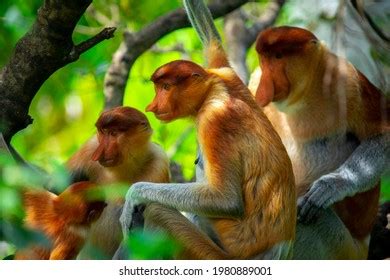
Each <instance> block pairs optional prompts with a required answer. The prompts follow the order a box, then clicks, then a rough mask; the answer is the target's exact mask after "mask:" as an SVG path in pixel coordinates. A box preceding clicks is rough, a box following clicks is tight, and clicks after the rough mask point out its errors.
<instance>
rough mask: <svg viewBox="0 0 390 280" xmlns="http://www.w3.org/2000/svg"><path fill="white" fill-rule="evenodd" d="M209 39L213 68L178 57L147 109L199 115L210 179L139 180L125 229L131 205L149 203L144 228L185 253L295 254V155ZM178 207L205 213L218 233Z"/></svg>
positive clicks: (168, 116) (161, 76)
mask: <svg viewBox="0 0 390 280" xmlns="http://www.w3.org/2000/svg"><path fill="white" fill-rule="evenodd" d="M209 43H210V44H209V48H208V59H209V68H208V69H205V68H203V67H201V66H199V65H197V64H195V63H193V62H191V61H185V60H177V61H173V62H170V63H168V64H165V65H163V66H161V67H160V68H158V69H157V70H156V71H155V72H154V74H153V75H152V77H151V80H152V81H153V83H154V85H155V91H156V97H155V98H154V100H153V101H152V103H151V104H150V105H148V107H147V108H146V110H147V111H151V112H153V113H154V114H155V116H156V117H157V118H158V119H160V120H162V121H165V122H170V121H173V120H175V119H178V118H184V117H191V118H193V119H194V121H195V123H196V129H197V140H198V143H199V149H200V151H201V153H202V154H203V163H204V167H205V176H204V178H203V180H201V181H198V182H196V183H185V184H152V183H146V182H140V183H136V184H134V185H133V186H132V187H131V188H130V190H129V192H128V194H127V196H126V203H125V205H124V209H123V213H122V216H121V223H122V228H123V231H124V232H125V233H127V232H129V229H130V228H131V225H132V214H133V212H134V207H135V206H137V205H139V204H146V209H145V223H146V226H147V227H152V228H156V227H157V228H159V229H162V230H164V231H166V232H167V233H168V234H169V235H171V236H172V237H173V238H174V239H176V240H178V241H179V242H180V243H181V244H182V245H183V247H184V252H183V254H182V255H181V257H182V258H190V259H286V258H290V257H291V253H292V250H291V249H292V247H291V243H292V240H293V239H294V235H295V219H296V194H295V186H294V183H293V180H294V177H293V173H292V169H291V163H290V160H289V158H288V156H287V153H286V151H285V148H284V147H283V144H282V143H281V141H280V138H279V137H278V135H277V133H276V132H275V131H274V129H273V128H272V126H271V124H270V123H269V121H268V120H267V118H265V116H264V114H263V113H262V111H261V110H260V108H259V107H258V106H257V105H256V103H255V102H254V100H253V97H252V96H251V94H250V92H249V90H248V89H247V87H246V86H245V85H244V84H243V83H242V82H241V80H240V79H239V77H238V76H237V75H236V73H235V72H234V71H233V70H232V69H231V68H230V66H229V64H228V62H227V58H226V55H225V53H224V51H223V49H222V48H221V47H220V46H219V43H217V42H215V43H214V42H209ZM179 211H185V212H189V213H192V214H196V215H197V216H199V217H201V218H202V221H203V222H206V223H207V224H208V228H209V229H210V230H212V231H213V234H214V236H213V237H212V238H210V237H209V236H207V235H206V234H205V233H204V232H202V230H201V229H199V228H197V227H196V226H195V225H194V224H193V223H191V222H190V221H189V220H188V219H187V218H186V217H184V216H183V215H182V214H181V213H180V212H179Z"/></svg>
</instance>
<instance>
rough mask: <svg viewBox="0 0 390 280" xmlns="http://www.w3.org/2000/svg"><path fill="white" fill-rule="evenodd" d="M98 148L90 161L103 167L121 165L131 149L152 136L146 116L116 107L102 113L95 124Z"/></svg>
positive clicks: (132, 109) (135, 111)
mask: <svg viewBox="0 0 390 280" xmlns="http://www.w3.org/2000/svg"><path fill="white" fill-rule="evenodd" d="M96 127H97V129H98V134H97V138H98V147H97V148H96V150H95V151H94V153H93V155H92V160H94V161H99V163H100V164H101V165H102V166H104V167H114V166H118V165H120V164H122V163H123V162H124V160H125V159H126V158H127V157H129V154H131V149H133V150H136V149H137V147H140V146H142V145H143V144H145V143H147V142H148V141H149V138H150V136H151V134H152V129H151V128H150V124H149V121H148V120H147V118H146V116H145V115H144V114H143V113H141V112H139V111H138V110H136V109H134V108H129V107H118V108H114V109H112V110H109V111H107V112H104V113H103V114H102V115H101V116H100V118H99V119H98V121H97V122H96Z"/></svg>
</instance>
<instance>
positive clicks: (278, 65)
mask: <svg viewBox="0 0 390 280" xmlns="http://www.w3.org/2000/svg"><path fill="white" fill-rule="evenodd" d="M317 42H318V40H317V38H316V37H315V36H314V35H313V34H312V33H311V32H309V31H307V30H305V29H301V28H296V27H287V26H285V27H276V28H269V29H266V30H265V31H263V32H261V33H260V35H259V37H258V38H257V43H256V51H257V52H258V54H259V59H260V65H261V70H262V75H261V78H260V83H259V87H258V88H257V91H256V101H257V102H258V103H259V105H261V106H266V105H268V104H269V103H270V102H278V101H283V100H286V99H288V98H289V97H290V95H291V92H293V91H294V89H295V88H296V87H297V86H298V85H299V83H300V82H302V81H303V80H304V79H305V77H306V75H305V74H307V73H302V72H308V71H309V69H310V67H309V68H308V66H309V65H310V63H312V61H311V57H312V56H313V53H315V49H316V45H317ZM308 64H309V65H308Z"/></svg>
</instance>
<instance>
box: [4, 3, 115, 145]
mask: <svg viewBox="0 0 390 280" xmlns="http://www.w3.org/2000/svg"><path fill="white" fill-rule="evenodd" d="M91 2H92V0H45V1H44V3H43V5H42V6H41V8H40V9H39V11H38V15H37V19H36V20H35V22H34V24H33V26H32V27H31V28H30V30H29V31H28V32H27V33H26V35H25V36H24V37H23V38H22V39H20V40H19V42H18V43H17V44H16V47H15V50H14V53H13V54H12V56H11V58H10V60H9V62H8V63H7V64H6V65H5V66H4V68H3V69H2V70H1V72H0V116H1V122H0V131H1V132H2V133H3V136H4V139H5V141H6V142H7V143H8V142H9V141H10V140H11V138H12V136H13V135H14V134H15V133H16V132H18V131H19V130H22V129H24V128H25V127H26V126H28V125H29V124H31V123H32V118H31V117H30V116H29V115H28V109H29V106H30V103H31V101H32V99H33V98H34V96H35V94H36V93H37V91H38V90H39V88H40V87H41V86H42V84H43V83H44V82H45V81H46V80H47V79H48V78H49V77H50V75H52V74H53V73H54V72H55V71H56V70H58V69H60V68H61V67H63V66H65V65H67V64H69V63H71V62H73V61H76V60H77V59H78V58H79V56H80V54H82V53H84V52H85V51H87V50H88V49H90V48H91V47H93V46H94V45H96V44H97V43H99V42H101V41H102V40H104V39H108V38H111V37H112V36H113V33H114V31H115V29H114V28H108V29H105V30H104V31H102V32H101V33H99V34H98V35H97V36H96V37H94V38H92V39H89V40H87V41H86V42H84V43H81V44H79V45H75V44H74V43H73V40H72V33H73V30H74V28H75V26H76V24H77V22H78V21H79V19H80V17H81V16H82V14H83V13H84V12H85V10H86V9H87V7H88V6H89V5H90V4H91Z"/></svg>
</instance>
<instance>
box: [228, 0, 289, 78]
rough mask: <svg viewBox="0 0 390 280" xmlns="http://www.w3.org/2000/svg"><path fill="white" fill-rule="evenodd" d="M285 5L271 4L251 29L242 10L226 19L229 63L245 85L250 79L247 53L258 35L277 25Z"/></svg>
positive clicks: (280, 1)
mask: <svg viewBox="0 0 390 280" xmlns="http://www.w3.org/2000/svg"><path fill="white" fill-rule="evenodd" d="M284 3H285V0H274V1H272V2H271V3H269V4H268V7H267V9H266V11H264V13H263V14H262V15H261V17H260V18H259V19H258V20H257V21H256V22H255V23H254V24H253V25H252V26H250V27H248V26H247V25H246V21H247V19H248V16H247V15H246V14H245V13H244V12H243V11H242V10H237V11H235V12H233V13H231V14H230V15H228V16H227V17H226V20H225V26H224V30H225V35H226V36H225V37H226V41H227V46H228V49H227V52H228V56H229V61H230V63H231V65H232V67H233V68H234V70H235V71H236V72H237V74H238V76H239V77H240V78H241V80H242V81H243V82H244V83H247V82H248V79H249V71H248V66H247V64H246V55H247V51H248V49H249V47H250V46H251V45H252V44H253V43H254V41H255V40H256V37H257V34H258V33H259V32H260V31H262V30H263V29H265V28H267V27H269V26H271V25H273V24H274V23H275V20H276V18H277V16H278V15H279V12H280V10H281V8H282V6H283V5H284Z"/></svg>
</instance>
